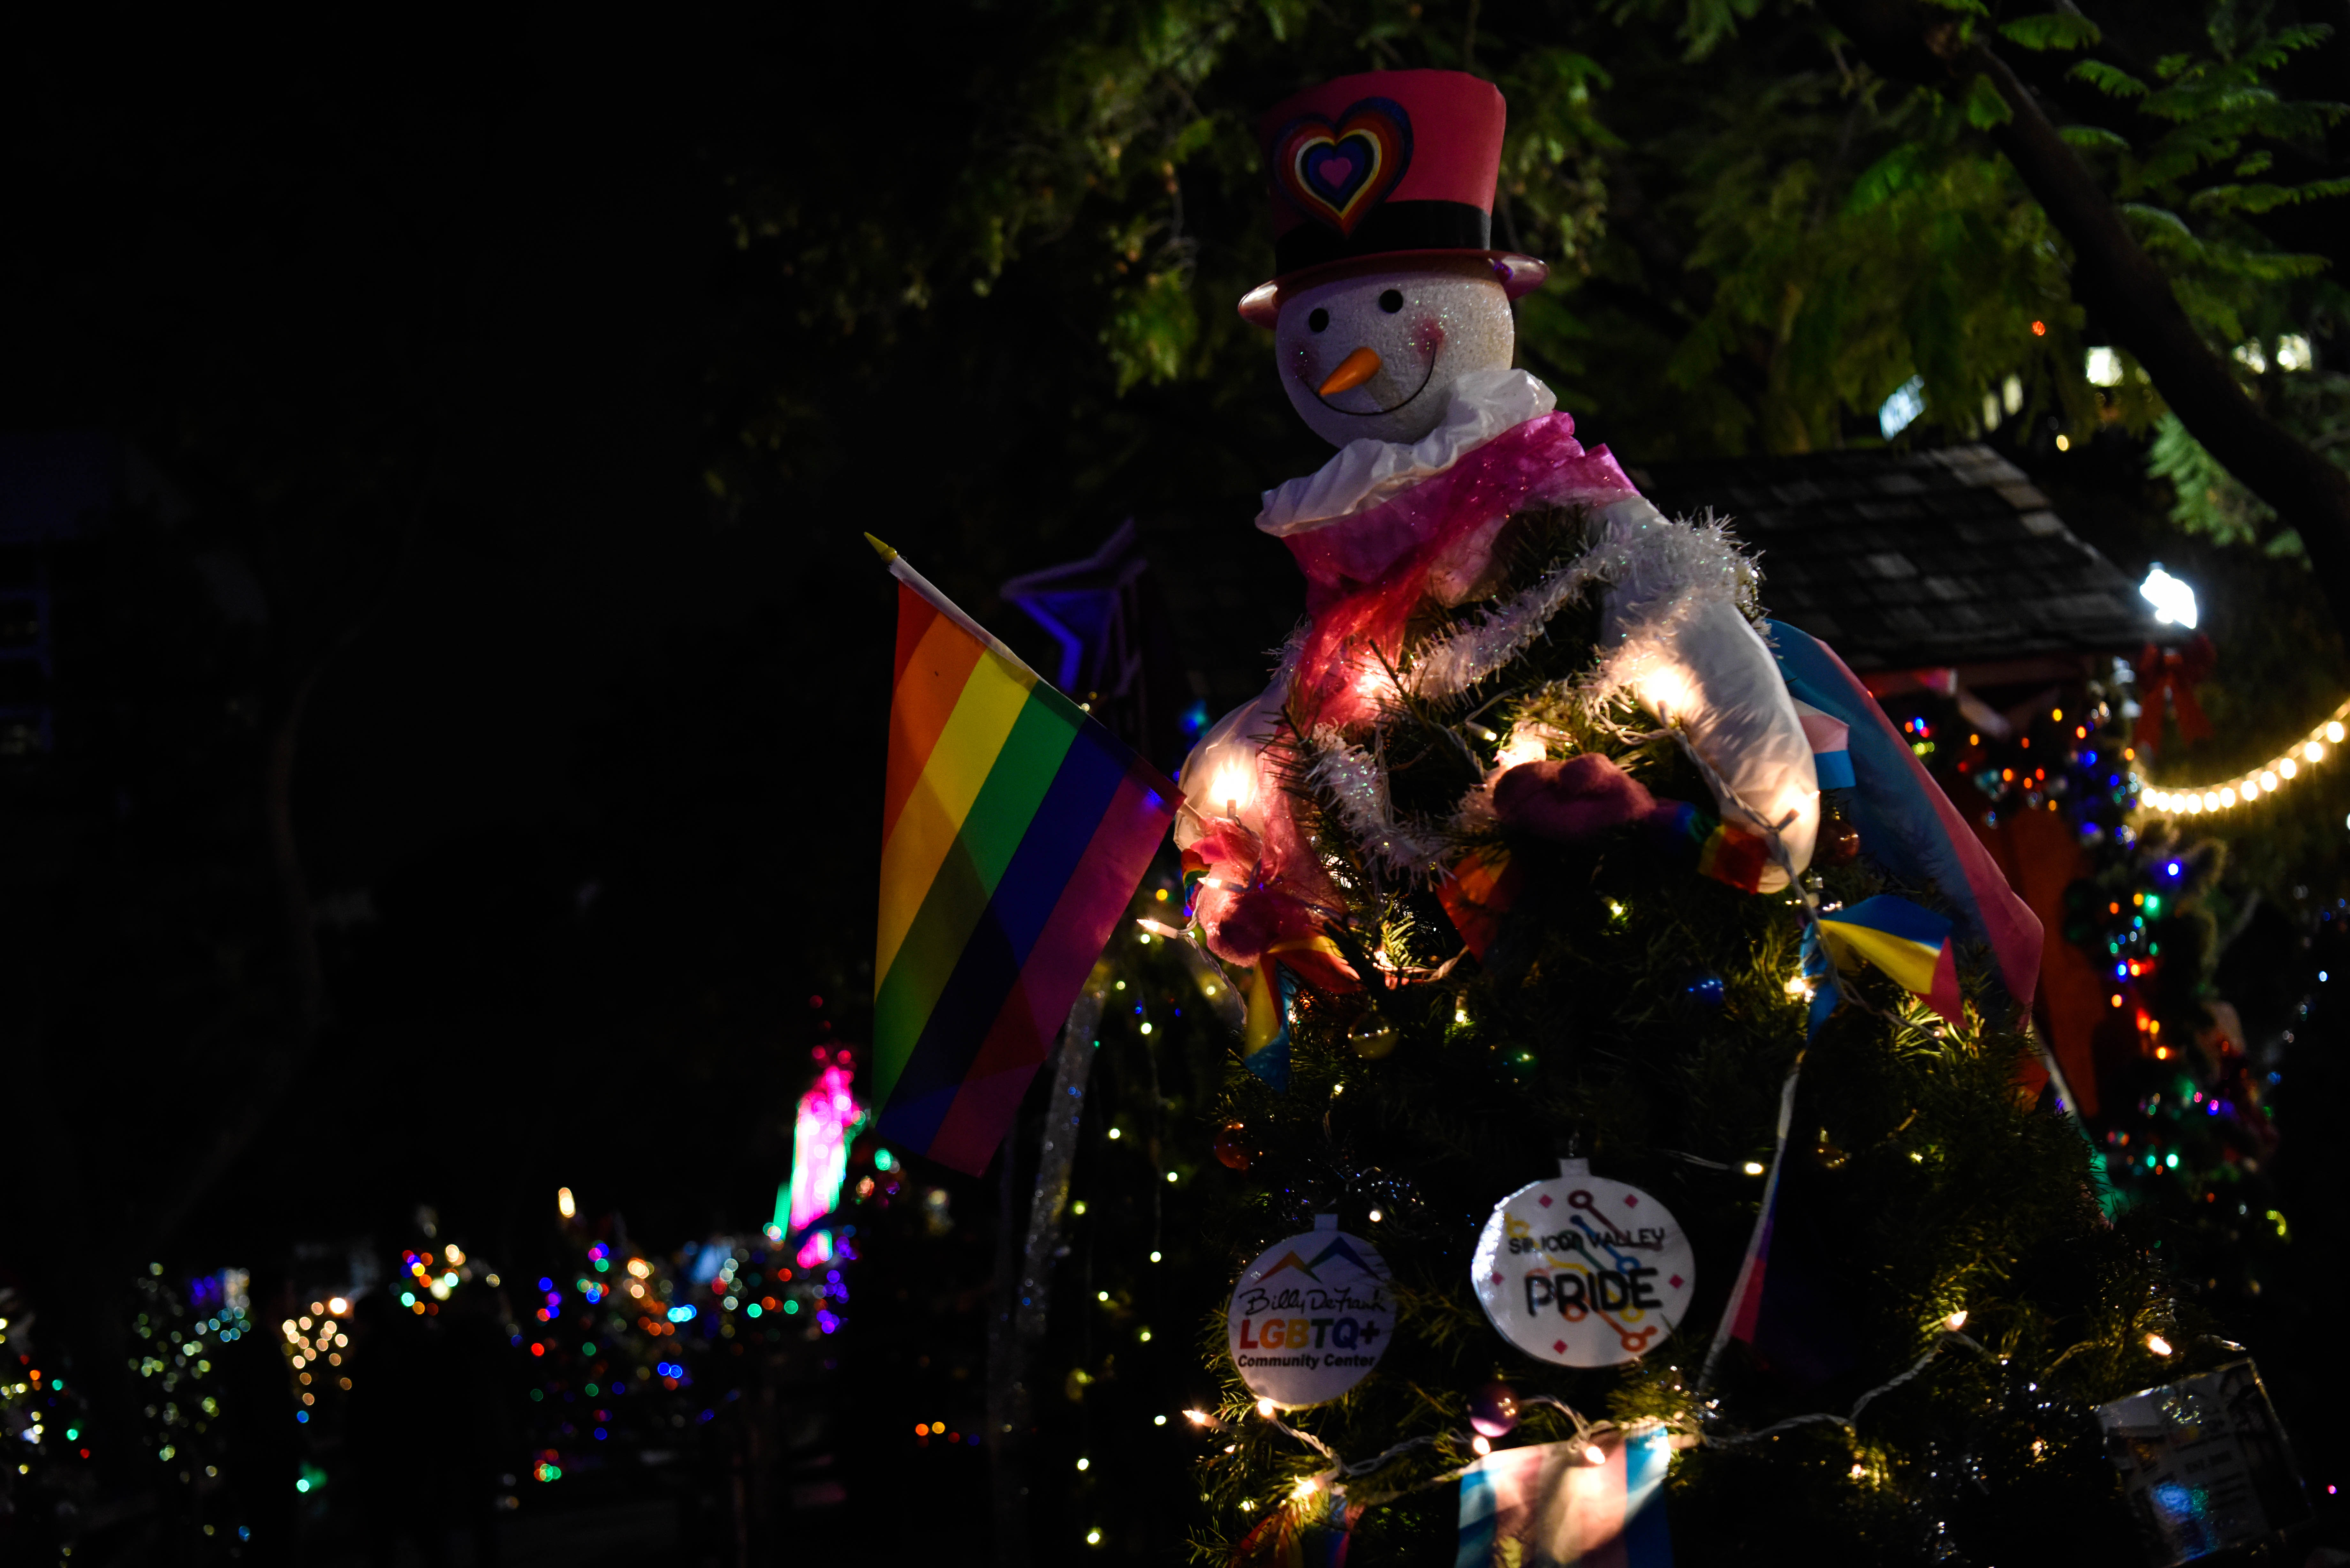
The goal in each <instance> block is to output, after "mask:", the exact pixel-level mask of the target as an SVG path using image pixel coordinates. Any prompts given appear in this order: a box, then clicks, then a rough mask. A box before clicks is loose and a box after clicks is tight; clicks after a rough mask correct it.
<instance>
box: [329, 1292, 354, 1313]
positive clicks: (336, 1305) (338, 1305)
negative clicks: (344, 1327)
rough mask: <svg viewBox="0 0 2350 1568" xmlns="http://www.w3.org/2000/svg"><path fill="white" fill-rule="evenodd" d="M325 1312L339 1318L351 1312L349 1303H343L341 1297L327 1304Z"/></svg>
mask: <svg viewBox="0 0 2350 1568" xmlns="http://www.w3.org/2000/svg"><path fill="white" fill-rule="evenodd" d="M327 1310H328V1312H330V1313H333V1314H335V1315H336V1316H337V1317H340V1316H342V1315H343V1314H345V1313H347V1312H348V1311H350V1310H351V1303H348V1302H347V1301H345V1300H344V1299H343V1298H342V1297H340V1296H337V1297H336V1298H335V1299H334V1300H333V1301H330V1302H328V1303H327Z"/></svg>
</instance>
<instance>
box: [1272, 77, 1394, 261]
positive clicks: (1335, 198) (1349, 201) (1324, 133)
mask: <svg viewBox="0 0 2350 1568" xmlns="http://www.w3.org/2000/svg"><path fill="white" fill-rule="evenodd" d="M1410 167H1411V117H1410V116H1409V115H1408V114H1406V113H1405V112H1404V110H1403V106H1402V105H1401V104H1399V103H1397V102H1396V101H1395V100H1394V99H1384V98H1367V99H1363V100H1362V101H1361V102H1359V103H1355V104H1350V105H1348V106H1347V110H1346V112H1345V113H1343V114H1341V115H1339V116H1338V117H1337V118H1336V119H1325V118H1323V117H1322V116H1321V115H1318V114H1308V115H1301V116H1299V117H1298V118H1297V119H1295V120H1292V121H1291V122H1290V123H1289V124H1288V125H1287V126H1285V127H1284V128H1283V130H1282V131H1281V134H1280V135H1279V136H1277V137H1275V138H1274V170H1275V172H1276V175H1277V177H1278V178H1279V180H1280V181H1281V187H1282V190H1283V191H1284V192H1286V193H1287V194H1288V197H1289V199H1290V200H1291V201H1292V202H1295V203H1296V204H1297V210H1298V211H1299V212H1301V213H1305V214H1306V215H1307V216H1308V217H1313V218H1318V219H1320V220H1321V221H1322V222H1323V223H1327V224H1329V225H1330V226H1331V227H1332V228H1334V229H1336V230H1337V231H1338V232H1339V233H1340V234H1353V233H1354V232H1355V225H1356V224H1357V223H1360V222H1362V220H1363V217H1364V214H1366V213H1368V212H1369V211H1370V210H1371V209H1372V208H1374V207H1376V206H1378V204H1379V202H1382V201H1384V200H1385V199H1386V198H1387V194H1388V192H1390V191H1392V190H1394V189H1395V187H1396V182H1398V181H1399V180H1401V179H1402V178H1403V175H1404V171H1405V170H1407V169H1409V168H1410Z"/></svg>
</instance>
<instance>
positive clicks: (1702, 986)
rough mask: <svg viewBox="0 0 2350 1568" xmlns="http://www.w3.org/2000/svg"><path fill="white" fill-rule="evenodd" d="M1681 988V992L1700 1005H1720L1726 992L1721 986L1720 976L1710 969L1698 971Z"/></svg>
mask: <svg viewBox="0 0 2350 1568" xmlns="http://www.w3.org/2000/svg"><path fill="white" fill-rule="evenodd" d="M1681 989H1682V992H1683V993H1684V994H1685V995H1687V996H1688V997H1689V999H1690V1001H1691V1002H1696V1003H1697V1004H1698V1005H1699V1006H1700V1007H1720V1006H1721V1002H1722V998H1723V997H1724V996H1725V995H1726V994H1727V992H1725V990H1724V989H1723V987H1722V983H1721V976H1720V975H1718V974H1716V973H1714V972H1713V971H1711V970H1704V971H1700V972H1699V973H1698V974H1697V975H1695V976H1693V977H1692V978H1691V979H1690V982H1689V984H1688V985H1686V986H1684V987H1682V988H1681Z"/></svg>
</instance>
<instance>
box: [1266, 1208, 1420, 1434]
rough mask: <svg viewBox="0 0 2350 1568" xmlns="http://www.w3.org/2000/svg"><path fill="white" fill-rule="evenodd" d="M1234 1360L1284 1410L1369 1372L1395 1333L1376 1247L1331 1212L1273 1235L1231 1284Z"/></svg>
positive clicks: (1313, 1401)
mask: <svg viewBox="0 0 2350 1568" xmlns="http://www.w3.org/2000/svg"><path fill="white" fill-rule="evenodd" d="M1228 1328H1229V1342H1230V1345H1231V1347H1232V1363H1233V1365H1234V1366H1238V1367H1239V1368H1240V1369H1241V1378H1242V1380H1243V1382H1245V1383H1246V1384H1247V1385H1248V1386H1249V1392H1250V1393H1252V1394H1254V1395H1255V1396H1256V1397H1258V1398H1260V1399H1270V1400H1272V1401H1273V1402H1274V1404H1275V1405H1277V1406H1279V1407H1282V1408H1283V1409H1284V1410H1295V1409H1298V1408H1301V1407H1305V1406H1307V1405H1319V1404H1321V1403H1323V1402H1324V1401H1326V1400H1329V1399H1336V1397H1338V1396H1339V1395H1341V1394H1344V1393H1345V1392H1346V1391H1347V1389H1349V1388H1352V1387H1353V1386H1355V1385H1356V1384H1357V1383H1359V1382H1361V1381H1362V1380H1363V1379H1364V1378H1365V1377H1367V1376H1369V1375H1370V1371H1371V1368H1372V1367H1374V1366H1378V1361H1379V1357H1380V1356H1381V1355H1383V1354H1385V1353H1386V1351H1387V1347H1388V1339H1389V1338H1391V1337H1392V1336H1393V1334H1394V1333H1395V1297H1394V1295H1393V1293H1390V1292H1389V1290H1388V1266H1387V1262H1386V1261H1385V1260H1384V1259H1382V1258H1381V1257H1380V1256H1379V1254H1378V1249H1377V1248H1375V1247H1373V1246H1372V1245H1371V1244H1370V1243H1369V1242H1368V1241H1364V1240H1363V1239H1362V1238H1361V1237H1360V1236H1354V1235H1349V1234H1348V1233H1347V1232H1346V1231H1341V1230H1339V1229H1338V1217H1337V1216H1336V1215H1335V1214H1319V1215H1316V1216H1315V1220H1314V1229H1313V1230H1311V1231H1305V1232H1303V1233H1302V1234H1299V1235H1295V1236H1291V1237H1289V1238H1287V1239H1286V1240H1284V1241H1275V1242H1274V1244H1273V1245H1272V1246H1270V1247H1267V1248H1266V1249H1265V1250H1264V1252H1263V1255H1262V1256H1261V1257H1259V1258H1258V1259H1257V1261H1256V1262H1253V1263H1251V1264H1250V1265H1249V1266H1248V1268H1247V1270H1246V1271H1245V1272H1243V1273H1242V1275H1241V1277H1240V1282H1239V1283H1238V1284H1236V1285H1234V1286H1233V1287H1232V1311H1231V1314H1230V1316H1229V1319H1228Z"/></svg>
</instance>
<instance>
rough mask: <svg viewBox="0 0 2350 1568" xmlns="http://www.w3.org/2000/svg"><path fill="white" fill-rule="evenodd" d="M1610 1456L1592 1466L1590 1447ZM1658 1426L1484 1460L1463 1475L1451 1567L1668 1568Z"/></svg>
mask: <svg viewBox="0 0 2350 1568" xmlns="http://www.w3.org/2000/svg"><path fill="white" fill-rule="evenodd" d="M1595 1445H1596V1447H1597V1448H1598V1449H1599V1450H1600V1451H1601V1452H1602V1453H1604V1454H1605V1455H1606V1456H1607V1459H1606V1461H1605V1462H1604V1463H1601V1464H1596V1465H1595V1464H1592V1463H1590V1462H1589V1461H1588V1459H1586V1450H1588V1449H1590V1448H1592V1447H1593V1446H1595ZM1671 1457H1672V1447H1671V1441H1670V1438H1669V1437H1668V1436H1667V1434H1666V1433H1665V1431H1664V1429H1663V1428H1654V1429H1652V1430H1649V1431H1646V1432H1641V1433H1638V1434H1636V1435H1634V1436H1630V1437H1626V1436H1624V1435H1623V1434H1621V1433H1615V1432H1610V1433H1605V1434H1595V1435H1594V1436H1593V1437H1590V1438H1575V1439H1573V1440H1571V1441H1568V1442H1563V1443H1535V1444H1532V1445H1530V1446H1528V1447H1525V1448H1523V1449H1503V1450H1502V1451H1501V1452H1499V1453H1494V1454H1488V1455H1486V1456H1485V1457H1484V1458H1483V1459H1480V1460H1478V1461H1477V1462H1476V1463H1475V1464H1473V1465H1471V1466H1470V1467H1469V1468H1468V1469H1466V1470H1464V1471H1462V1472H1461V1535H1460V1546H1459V1550H1458V1552H1456V1554H1455V1555H1454V1557H1453V1560H1452V1561H1453V1568H1537V1565H1540V1568H1672V1562H1673V1542H1672V1536H1671V1535H1670V1533H1669V1532H1668V1531H1667V1529H1666V1526H1665V1469H1666V1465H1667V1463H1668V1461H1669V1459H1671Z"/></svg>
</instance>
